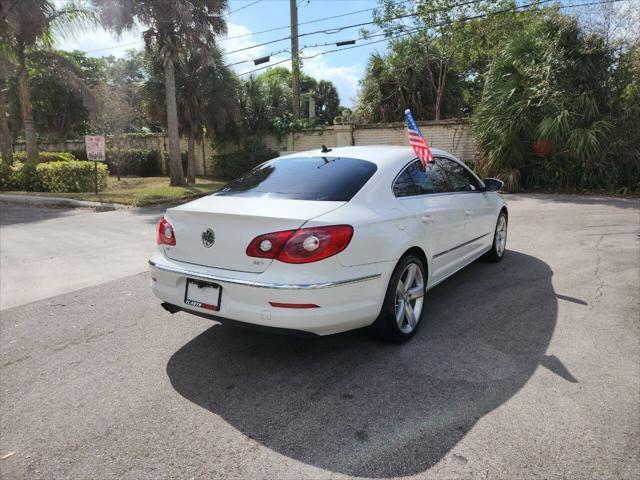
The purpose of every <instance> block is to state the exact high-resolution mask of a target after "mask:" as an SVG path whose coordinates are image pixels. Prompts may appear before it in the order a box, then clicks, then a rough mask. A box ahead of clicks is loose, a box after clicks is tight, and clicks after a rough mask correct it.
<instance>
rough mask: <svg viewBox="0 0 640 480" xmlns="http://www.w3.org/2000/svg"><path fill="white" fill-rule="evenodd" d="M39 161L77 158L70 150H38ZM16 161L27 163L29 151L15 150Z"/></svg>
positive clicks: (62, 160) (60, 160) (14, 157)
mask: <svg viewBox="0 0 640 480" xmlns="http://www.w3.org/2000/svg"><path fill="white" fill-rule="evenodd" d="M38 157H39V158H38V163H43V162H70V161H73V160H77V159H76V157H75V156H74V155H73V153H70V152H38ZM13 161H14V162H22V163H26V161H27V152H24V151H22V152H14V154H13Z"/></svg>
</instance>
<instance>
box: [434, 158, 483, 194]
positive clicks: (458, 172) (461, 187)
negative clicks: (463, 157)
mask: <svg viewBox="0 0 640 480" xmlns="http://www.w3.org/2000/svg"><path fill="white" fill-rule="evenodd" d="M436 162H437V164H438V165H439V166H440V167H442V169H443V170H444V171H445V173H446V175H447V180H448V183H449V185H450V187H451V190H452V191H454V192H473V191H478V190H481V188H480V183H479V182H478V180H477V179H476V178H475V177H474V176H473V175H472V174H471V173H470V172H469V171H468V170H467V169H466V168H464V167H463V166H462V165H460V164H459V163H458V162H454V161H453V160H450V159H448V158H437V159H436Z"/></svg>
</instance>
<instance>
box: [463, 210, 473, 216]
mask: <svg viewBox="0 0 640 480" xmlns="http://www.w3.org/2000/svg"><path fill="white" fill-rule="evenodd" d="M464 214H465V215H466V216H467V217H468V216H469V215H473V210H465V211H464Z"/></svg>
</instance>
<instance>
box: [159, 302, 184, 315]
mask: <svg viewBox="0 0 640 480" xmlns="http://www.w3.org/2000/svg"><path fill="white" fill-rule="evenodd" d="M160 306H161V307H162V308H164V309H165V310H166V311H167V312H169V313H171V314H173V313H176V312H179V311H180V310H182V309H181V308H180V307H178V306H176V305H173V304H171V303H167V302H162V303H161V304H160Z"/></svg>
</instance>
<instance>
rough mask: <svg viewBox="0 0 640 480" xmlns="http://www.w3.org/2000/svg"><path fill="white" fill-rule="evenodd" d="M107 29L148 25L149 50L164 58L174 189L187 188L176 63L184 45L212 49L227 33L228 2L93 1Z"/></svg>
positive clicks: (120, 29)
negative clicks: (184, 185) (154, 47)
mask: <svg viewBox="0 0 640 480" xmlns="http://www.w3.org/2000/svg"><path fill="white" fill-rule="evenodd" d="M93 3H94V5H96V7H98V9H99V10H100V14H101V17H102V21H103V23H104V25H105V26H107V27H108V28H111V29H112V30H114V31H115V32H116V33H117V34H120V33H122V32H123V31H125V30H132V29H133V28H134V27H135V25H136V22H139V23H140V24H142V25H145V26H146V27H147V29H146V30H145V31H144V32H143V34H142V36H143V38H144V41H145V44H146V47H147V49H151V48H152V47H153V46H156V47H157V49H158V50H159V52H160V55H161V56H162V60H163V64H164V65H163V66H164V85H165V95H166V109H167V130H168V133H169V157H170V162H171V185H172V186H176V185H183V184H184V183H185V182H184V173H183V171H182V164H181V161H180V134H179V130H178V107H177V102H176V79H175V63H176V61H177V58H178V53H179V52H180V50H181V48H182V47H183V45H189V46H191V47H194V46H198V47H200V48H204V49H209V48H210V47H211V46H212V45H214V42H215V36H216V35H218V34H221V33H224V32H226V29H227V25H226V22H225V20H224V18H223V16H222V15H223V12H224V10H225V9H226V7H227V1H226V0H93Z"/></svg>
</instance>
